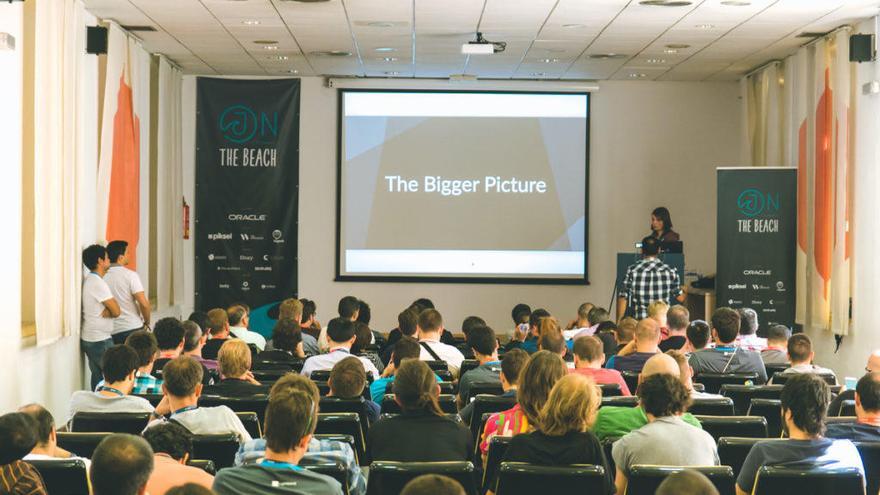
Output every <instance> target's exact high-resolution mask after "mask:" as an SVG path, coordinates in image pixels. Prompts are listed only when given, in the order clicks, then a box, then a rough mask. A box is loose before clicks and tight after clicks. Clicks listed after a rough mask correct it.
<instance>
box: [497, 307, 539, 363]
mask: <svg viewBox="0 0 880 495" xmlns="http://www.w3.org/2000/svg"><path fill="white" fill-rule="evenodd" d="M548 316H550V313H549V312H548V311H547V310H546V309H543V308H538V309H536V310H534V311H532V312H531V314H529V328H528V330H525V331H524V330H523V328H524V325H523V326H521V327H523V328H521V327H516V329H515V330H514V332H513V337H511V339H510V342H508V343H507V345H506V346H504V350H505V351H509V350H511V349H522V350H524V351H526V352H528V353H529V354H534V353H536V352H538V336H539V334H540V327H541V318H546V317H548Z"/></svg>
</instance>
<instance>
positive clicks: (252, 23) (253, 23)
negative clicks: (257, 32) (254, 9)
mask: <svg viewBox="0 0 880 495" xmlns="http://www.w3.org/2000/svg"><path fill="white" fill-rule="evenodd" d="M241 23H242V24H244V25H245V26H258V25H259V24H260V21H258V20H256V19H245V20H243V21H241Z"/></svg>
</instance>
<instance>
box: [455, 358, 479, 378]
mask: <svg viewBox="0 0 880 495" xmlns="http://www.w3.org/2000/svg"><path fill="white" fill-rule="evenodd" d="M479 366H480V362H479V361H477V360H476V359H465V360H464V361H462V362H461V371H460V372H459V374H458V376H464V374H465V373H467V372H468V371H470V370H472V369H476V368H478V367H479Z"/></svg>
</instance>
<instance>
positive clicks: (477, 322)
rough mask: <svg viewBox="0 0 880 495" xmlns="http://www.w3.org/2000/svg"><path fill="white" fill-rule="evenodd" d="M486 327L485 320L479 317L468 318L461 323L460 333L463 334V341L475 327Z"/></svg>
mask: <svg viewBox="0 0 880 495" xmlns="http://www.w3.org/2000/svg"><path fill="white" fill-rule="evenodd" d="M484 326H486V320H484V319H482V318H480V317H479V316H468V317H467V318H465V319H464V321H463V322H461V333H463V334H464V337H465V339H467V336H468V335H469V334H470V333H471V330H473V329H474V328H477V327H484Z"/></svg>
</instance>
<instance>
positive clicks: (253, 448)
mask: <svg viewBox="0 0 880 495" xmlns="http://www.w3.org/2000/svg"><path fill="white" fill-rule="evenodd" d="M292 392H298V393H301V394H305V395H306V396H307V397H310V398H311V400H312V401H313V402H315V403H316V404H319V403H320V402H319V401H320V399H321V397H320V395H319V394H318V387H317V386H316V385H315V383H314V382H313V381H311V380H309V379H308V378H306V377H304V376H302V375H296V374H293V373H288V374H286V375H284V376H282V377H281V378H280V379H278V381H277V382H275V385H272V390H271V391H270V392H269V396H270V397H272V396H276V395H282V394H285V393H292ZM319 407H320V406H319ZM265 455H266V439H265V438H258V439H254V440H251V441H250V442H247V443H245V444H244V445H242V446H241V447H240V448H239V449H238V453H237V454H235V465H236V466H241V465H243V464H252V463H256V462H258V461H260V460H261V459H262V458H263V457H265ZM300 462H301V463H302V464H306V465H307V464H310V463H321V462H332V463H341V464H342V465H343V466H345V468H346V472H347V473H348V476H347V478H348V486H349V490H350V491H351V494H352V495H364V494H365V493H366V491H367V481H366V478H365V477H364V474H363V472H362V471H361V468H360V466H358V463H357V461H356V460H355V456H354V450H352V448H351V445H349V444H348V443H346V442H340V441H336V440H318V439H317V438H315V437H312V439H311V440H310V441H309V444H308V449H307V450H306V453H305V456H303V458H302V459H301V460H300Z"/></svg>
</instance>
